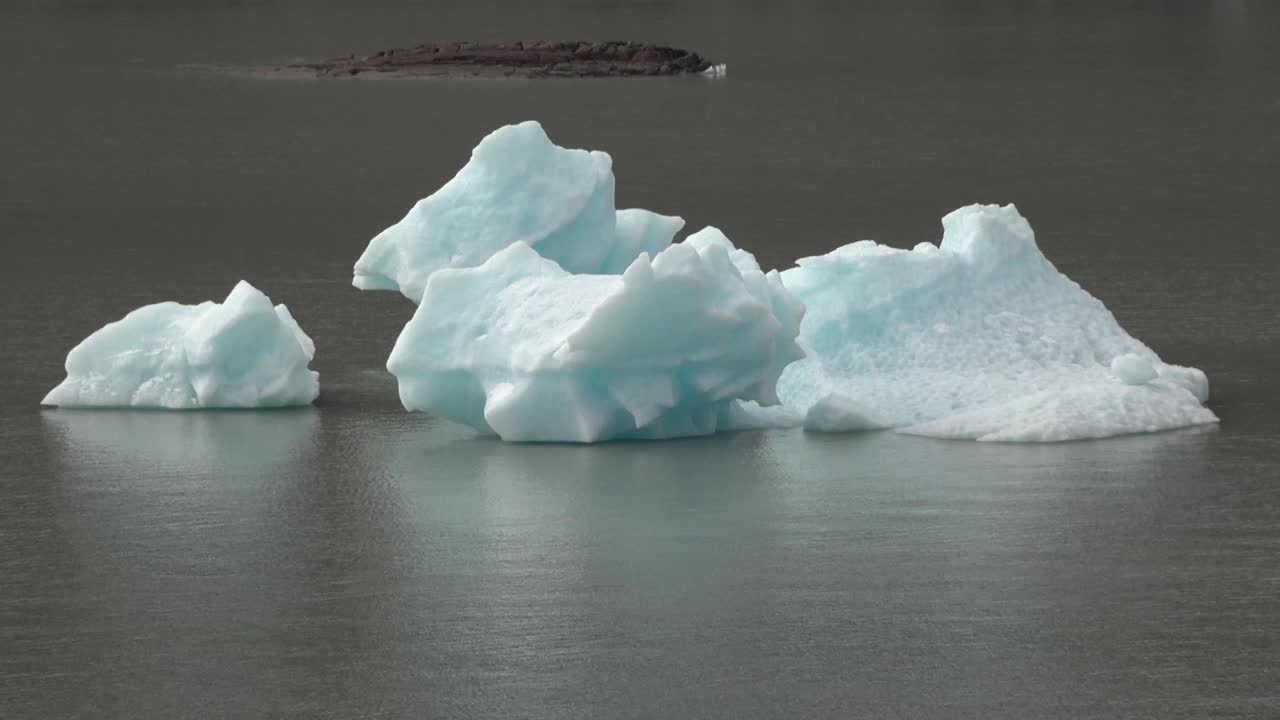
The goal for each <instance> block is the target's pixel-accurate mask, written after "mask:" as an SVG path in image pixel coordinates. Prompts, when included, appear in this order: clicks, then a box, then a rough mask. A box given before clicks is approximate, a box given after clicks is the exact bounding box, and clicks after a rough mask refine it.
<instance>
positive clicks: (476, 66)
mask: <svg viewBox="0 0 1280 720" xmlns="http://www.w3.org/2000/svg"><path fill="white" fill-rule="evenodd" d="M720 68H723V65H716V64H714V63H712V62H711V61H709V60H707V59H706V58H704V57H702V56H701V55H699V54H697V53H695V52H690V51H688V50H681V49H679V48H672V47H666V46H663V45H651V44H647V43H638V42H624V41H609V42H555V41H546V40H542V41H536V42H512V43H500V44H484V43H475V42H457V43H442V44H439V45H419V46H418V47H412V48H394V49H391V50H383V51H381V52H378V53H376V54H373V55H369V56H367V57H356V56H355V55H348V56H346V57H340V58H334V59H332V60H324V61H321V62H315V63H295V64H292V65H288V66H287V67H286V68H284V69H285V70H287V71H292V72H299V71H310V72H314V73H315V75H316V76H317V77H353V76H360V75H381V76H427V77H448V76H459V77H475V76H497V77H527V78H543V77H624V76H634V75H647V76H655V75H685V74H694V73H706V72H712V73H714V72H716V71H717V70H718V69H720Z"/></svg>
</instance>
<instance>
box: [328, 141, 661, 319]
mask: <svg viewBox="0 0 1280 720" xmlns="http://www.w3.org/2000/svg"><path fill="white" fill-rule="evenodd" d="M683 225H684V221H683V220H681V219H680V218H673V217H666V216H663V215H657V214H655V213H650V212H649V211H647V210H622V211H617V210H615V208H614V178H613V160H612V159H611V158H610V157H609V155H608V154H607V153H604V152H599V151H591V152H588V151H586V150H567V149H565V148H562V147H559V146H557V145H555V144H554V143H552V142H551V140H550V138H548V137H547V134H546V132H544V131H543V129H542V126H541V125H540V124H538V123H537V122H534V121H529V122H523V123H520V124H519V125H507V126H505V127H502V128H499V129H497V130H495V131H493V132H492V133H490V134H489V135H488V136H487V137H485V138H484V139H483V140H481V141H480V144H479V145H477V146H476V148H475V149H474V150H472V151H471V160H470V162H468V163H467V164H466V165H465V166H464V167H463V168H462V169H461V170H460V171H458V174H457V175H455V176H454V177H453V179H452V180H450V181H449V182H447V183H445V185H444V186H443V187H441V188H440V189H439V190H437V191H436V192H435V193H434V194H432V195H431V196H430V197H427V198H424V199H423V200H419V201H418V203H417V204H416V205H414V206H413V209H411V210H410V211H409V213H408V215H406V216H405V217H404V219H403V220H401V221H400V222H398V223H396V224H395V225H392V226H391V227H389V228H387V229H386V230H384V231H382V232H381V233H380V234H379V235H378V236H376V237H375V238H373V240H372V241H370V243H369V246H368V248H366V249H365V251H364V254H363V255H361V256H360V259H359V260H357V261H356V265H355V277H354V279H353V281H352V282H353V284H354V285H355V286H356V287H358V288H361V289H364V290H399V291H400V292H401V293H403V294H404V295H405V297H407V298H409V299H410V300H412V301H414V302H418V299H419V298H421V297H422V292H423V288H425V287H426V284H427V278H428V277H430V276H431V274H432V273H433V272H435V271H437V270H441V269H444V268H464V267H474V266H476V265H479V264H481V263H483V262H484V261H485V260H487V259H488V258H489V257H491V256H492V255H494V254H495V253H497V252H498V251H499V250H502V249H503V248H505V247H508V246H510V245H512V244H514V243H517V242H523V243H525V244H526V245H529V246H530V247H532V248H533V249H535V250H537V251H538V253H539V254H541V255H542V256H543V257H546V258H548V259H550V260H553V261H555V262H556V263H558V264H559V265H560V266H561V267H563V268H564V269H565V270H568V271H569V272H573V273H602V272H604V273H619V272H622V270H624V269H626V267H627V265H629V264H630V263H631V261H632V260H634V259H635V258H636V257H638V256H639V254H640V253H641V252H649V253H651V254H653V253H657V252H659V251H661V250H662V249H663V248H665V247H666V246H667V245H670V244H671V240H672V238H673V237H675V234H676V232H678V231H679V229H680V228H681V227H682V226H683Z"/></svg>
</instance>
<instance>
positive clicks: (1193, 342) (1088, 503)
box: [0, 0, 1280, 719]
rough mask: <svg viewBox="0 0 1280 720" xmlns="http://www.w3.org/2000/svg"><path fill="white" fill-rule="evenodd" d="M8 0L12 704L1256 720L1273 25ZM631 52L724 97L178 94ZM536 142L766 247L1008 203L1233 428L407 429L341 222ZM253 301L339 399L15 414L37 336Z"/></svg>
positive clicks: (791, 246) (1269, 406)
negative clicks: (364, 65) (488, 151)
mask: <svg viewBox="0 0 1280 720" xmlns="http://www.w3.org/2000/svg"><path fill="white" fill-rule="evenodd" d="M433 4H435V5H437V7H435V8H432V9H425V8H423V7H421V6H422V5H425V3H414V2H409V0H400V1H397V0H378V2H370V3H359V2H355V1H354V0H352V1H351V2H336V1H334V0H330V1H328V2H308V3H303V2H301V0H298V1H296V2H286V1H279V2H273V1H271V0H260V1H257V2H254V1H249V0H246V1H244V2H236V1H234V0H182V1H181V2H169V1H167V0H166V1H163V2H162V1H161V0H129V1H121V2H107V1H106V0H103V1H100V2H95V1H92V0H84V1H82V2H74V1H71V0H68V1H66V2H57V1H51V2H36V1H34V0H10V1H9V2H6V3H4V4H3V7H2V8H0V48H2V49H0V53H3V57H4V58H5V70H6V72H5V81H4V85H5V90H4V95H3V100H2V101H0V103H2V107H3V111H0V238H2V239H3V242H4V248H5V251H4V256H3V257H4V259H3V261H0V300H2V301H3V312H2V313H0V717H3V718H6V719H7V718H61V717H85V718H89V717H93V718H96V717H148V718H151V717H154V718H177V717H201V718H225V717H285V716H292V717H308V718H311V717H334V718H351V717H386V718H393V717H475V718H498V717H510V718H571V717H582V718H604V717H635V718H680V717H726V718H730V717H732V718H740V717H873V718H897V717H901V718H982V719H987V718H1073V719H1074V718H1086V717H1090V718H1091V717H1097V718H1118V717H1133V718H1137V717H1153V718H1204V717H1224V718H1226V717H1258V718H1264V717H1277V716H1280V598H1278V597H1277V596H1280V482H1278V481H1280V411H1278V410H1277V409H1276V408H1277V404H1278V403H1280V379H1278V378H1277V369H1278V368H1280V319H1278V318H1277V304H1278V303H1277V301H1278V300H1280V244H1278V243H1277V236H1276V227H1277V225H1276V220H1275V213H1276V210H1277V201H1278V200H1280V195H1278V194H1277V193H1278V192H1280V190H1278V188H1280V130H1277V128H1280V4H1276V3H1271V2H1267V1H1265V0H1263V1H1259V2H1231V1H1228V0H1222V1H1221V2H1215V3H1208V2H1144V3H1106V4H1103V3H1097V4H1094V5H1095V7H1093V8H1089V7H1081V5H1088V4H1085V3H1068V2H1051V1H1048V0H1042V1H1040V2H1027V3H1010V2H979V1H976V0H975V1H971V2H958V1H957V2H946V3H944V2H941V0H938V1H936V2H920V3H901V2H888V1H885V2H870V3H860V4H859V5H860V6H861V7H859V8H856V9H855V8H851V7H847V6H848V5H852V3H840V2H816V1H814V2H786V3H783V2H768V1H761V2H743V3H731V2H723V1H716V0H710V1H702V2H699V1H695V0H665V1H664V0H658V1H654V2H637V3H620V2H589V1H588V0H576V1H573V2H551V3H540V4H539V5H540V7H532V5H533V4H532V3H520V2H515V1H514V0H487V1H485V2H477V1H476V0H456V1H455V2H444V3H433ZM538 37H556V38H558V37H563V38H587V39H591V38H613V37H629V38H637V39H646V40H654V41H663V42H669V43H671V44H676V45H683V46H688V47H692V48H694V49H696V50H698V51H700V52H703V53H704V54H706V55H709V56H711V57H715V58H719V59H723V60H725V61H727V62H728V64H729V72H730V75H729V77H728V78H727V79H725V80H723V81H716V82H710V81H704V80H701V79H671V80H665V79H656V80H653V81H644V80H640V81H637V80H623V81H609V80H601V81H591V82H572V81H567V82H527V81H493V82H478V83H469V82H437V83H422V82H412V81H382V82H378V81H373V82H360V81H354V82H353V81H330V82H313V81H262V80H246V79H241V78H236V77H229V76H225V75H218V74H212V73H202V72H192V71H184V70H182V69H180V68H181V67H182V66H186V65H202V64H212V65H254V64H272V63H279V62H283V61H286V60H289V59H293V58H300V57H313V58H314V57H324V56H329V55H335V54H342V53H346V52H349V51H364V50H374V49H378V48H382V47H388V46H396V45H406V44H415V43H419V42H426V41H435V40H446V39H456V38H476V39H508V38H538ZM527 118H537V119H540V120H542V121H543V123H544V124H545V125H546V126H547V127H548V129H549V131H550V132H551V134H552V136H553V137H554V138H555V139H556V140H558V141H559V142H560V143H562V144H565V145H569V146H575V147H592V148H601V149H606V150H608V151H609V152H610V153H612V154H613V157H614V160H615V169H616V172H617V175H618V181H619V186H618V191H619V202H620V204H621V205H624V206H628V205H639V206H643V207H650V208H653V209H655V210H659V211H665V212H672V213H679V214H682V215H684V216H685V217H686V218H687V219H689V220H690V224H691V225H692V226H694V227H695V228H696V227H699V226H701V225H702V224H706V223H714V224H716V225H719V226H720V227H722V228H723V229H724V230H725V231H726V232H727V233H728V234H729V235H730V236H731V237H732V238H734V240H735V241H737V242H738V243H739V244H740V245H743V246H745V247H747V248H748V249H750V250H752V251H754V252H755V253H756V254H757V255H758V256H759V258H760V259H761V261H762V263H764V264H766V265H773V266H784V265H786V264H787V263H789V262H790V261H791V260H793V259H794V258H796V257H798V256H802V255H808V254H816V253H821V252H825V251H827V250H829V249H831V248H833V247H835V246H837V245H839V244H843V243H845V242H850V241H853V240H858V239H862V238H867V237H871V238H875V239H879V240H881V241H885V242H889V243H891V244H895V245H899V246H908V247H909V246H911V245H914V244H915V243H916V242H919V241H921V240H935V239H937V237H938V235H939V232H940V230H939V227H938V222H937V220H938V218H939V217H940V216H941V215H942V214H944V213H945V212H947V211H949V210H951V209H953V208H955V207H958V206H960V205H963V204H967V203H969V202H974V201H984V202H1005V201H1013V202H1016V203H1017V204H1018V206H1019V208H1020V209H1021V210H1022V211H1023V212H1024V213H1025V214H1026V215H1027V216H1028V217H1029V218H1030V219H1031V221H1032V223H1033V224H1034V226H1035V227H1036V229H1037V231H1038V236H1039V240H1040V244H1041V246H1042V247H1043V248H1044V249H1045V251H1046V253H1047V254H1048V255H1049V257H1050V258H1051V259H1052V260H1053V261H1054V262H1056V263H1057V265H1058V266H1059V268H1060V269H1062V270H1063V271H1064V272H1066V273H1068V274H1069V275H1071V276H1072V277H1073V278H1075V279H1076V280H1078V281H1080V282H1081V283H1082V284H1083V285H1084V286H1085V287H1086V288H1088V289H1089V290H1091V291H1092V292H1093V293H1094V294H1095V295H1097V296H1098V297H1100V298H1102V299H1103V300H1104V301H1105V302H1106V303H1107V304H1108V305H1109V306H1110V307H1111V308H1112V309H1113V310H1114V311H1115V312H1116V314H1117V316H1118V317H1119V318H1120V320H1121V322H1122V324H1124V325H1125V326H1126V327H1127V328H1128V329H1129V330H1130V331H1131V332H1133V333H1134V334H1135V335H1137V336H1138V337H1140V338H1142V339H1143V340H1145V341H1147V342H1148V343H1149V344H1150V345H1152V346H1153V347H1154V348H1155V349H1156V350H1157V351H1158V352H1160V353H1161V354H1162V355H1163V356H1164V357H1165V358H1166V359H1168V360H1170V361H1173V362H1178V363H1183V364H1190V365H1195V366H1199V367H1201V368H1203V369H1205V370H1206V372H1208V374H1209V377H1210V379H1211V381H1212V382H1213V386H1214V393H1215V397H1214V400H1213V401H1212V403H1211V404H1212V407H1213V409H1214V410H1215V412H1217V413H1218V414H1219V415H1220V416H1221V418H1222V425H1221V427H1219V428H1216V429H1210V430H1208V431H1195V432H1178V433H1169V434H1162V435H1154V436H1146V437H1134V438H1122V439H1115V440H1110V441H1102V442H1089V443H1074V444H1067V445H1057V446H1000V445H979V444H976V443H966V442H942V441H934V440H928V439H921V438H910V437H901V436H897V435H893V434H890V433H881V434H871V435H865V436H850V437H810V436H806V435H804V434H802V433H799V432H767V433H740V434H735V435H729V436H719V437H714V438H708V439H700V440H689V441H681V442H671V443H664V444H613V445H604V446H598V447H566V446H508V445H502V444H500V443H497V442H494V441H491V440H488V439H481V438H476V437H474V436H473V434H472V433H471V432H470V431H468V430H465V429H463V428H459V427H456V426H450V425H445V424H442V423H437V422H435V421H433V420H431V419H429V418H425V417H423V416H420V415H413V416H410V415H407V414H405V413H404V412H403V411H402V410H400V408H399V405H398V402H397V399H396V394H395V384H394V381H393V380H391V379H390V378H389V377H388V376H387V375H386V373H385V371H383V370H382V364H383V362H384V360H385V357H386V354H387V352H388V351H389V349H390V347H391V344H392V342H393V340H394V338H395V335H396V333H397V332H398V330H399V328H400V326H401V325H402V324H403V322H404V321H405V320H406V319H407V318H408V316H409V314H410V311H411V308H410V307H409V306H408V304H407V303H406V302H404V301H403V300H402V298H400V297H399V296H398V295H392V294H390V293H382V294H372V293H359V292H357V291H356V290H354V289H352V288H351V287H349V285H348V283H349V278H350V268H351V264H352V262H353V261H354V259H355V257H356V256H357V255H358V254H359V252H360V250H361V249H362V248H363V246H364V243H365V242H366V241H367V239H368V238H369V237H370V236H371V235H372V234H373V233H374V232H376V231H377V230H379V229H381V228H382V227H384V226H385V225H387V224H389V223H390V222H392V221H394V220H396V219H398V218H399V217H400V215H401V214H402V213H403V212H404V211H405V209H407V207H408V206H409V205H410V203H411V202H412V201H413V200H414V199H416V198H418V197H420V196H422V195H425V194H426V193H428V192H429V191H431V190H433V189H434V188H435V187H437V186H438V185H439V184H441V183H442V182H443V181H444V180H446V179H447V178H448V177H449V176H450V175H451V174H452V173H453V172H454V171H455V170H456V169H457V168H458V167H459V166H461V164H462V163H463V162H464V161H465V159H466V157H467V154H468V152H469V150H470V148H471V146H472V145H474V143H475V142H476V140H478V139H479V138H480V137H481V136H482V135H483V134H484V133H486V132H487V131H489V130H491V129H493V128H494V127H496V126H498V125H500V124H502V123H505V122H510V121H516V120H523V119H527ZM241 277H244V278H246V279H248V280H250V281H252V282H253V283H255V284H256V285H258V286H259V287H261V288H263V289H264V290H265V291H267V292H268V293H269V294H270V295H271V296H272V297H273V298H274V299H276V300H277V301H280V302H285V303H287V304H288V305H289V307H290V308H291V309H292V311H293V313H294V314H295V316H296V317H297V318H298V319H299V321H300V322H301V323H302V325H303V326H304V327H305V328H306V329H307V331H308V332H309V333H310V334H311V335H312V337H314V338H315V339H316V341H317V344H318V346H319V348H320V352H319V355H318V357H317V359H316V362H315V365H314V366H315V367H316V368H317V369H318V370H319V371H320V373H321V379H322V383H323V393H324V394H323V397H322V401H321V402H320V403H319V404H318V405H317V406H316V407H314V408H310V409H306V410H298V411H278V412H263V413H247V412H218V413H191V414H182V415H172V414H165V413H125V412H68V411H44V412H42V411H40V410H39V409H38V403H39V400H40V398H41V396H42V395H43V393H44V392H45V391H46V390H47V389H48V388H49V387H51V386H53V385H54V384H55V383H56V382H57V381H58V380H60V379H61V377H62V369H61V364H62V360H63V357H64V356H65V353H66V351H67V350H68V349H69V348H70V347H71V346H72V345H74V344H75V342H77V341H78V340H79V339H80V338H82V337H83V336H85V335H86V334H88V333H89V332H90V331H92V330H93V329H95V328H96V327H98V326H100V325H102V324H103V323H105V322H107V321H109V320H112V319H115V318H118V317H119V316H121V315H123V314H124V313H125V312H127V311H128V310H129V309H132V308H134V307H136V306H138V305H141V304H144V303H147V302H154V301H158V300H164V299H175V300H182V301H186V302H194V301H199V300H203V299H207V298H214V297H218V298H220V297H222V296H223V295H225V294H226V292H227V291H228V290H229V289H230V287H231V286H232V285H233V284H234V282H235V281H236V280H237V279H239V278H241Z"/></svg>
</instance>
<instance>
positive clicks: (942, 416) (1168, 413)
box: [748, 205, 1217, 442]
mask: <svg viewBox="0 0 1280 720" xmlns="http://www.w3.org/2000/svg"><path fill="white" fill-rule="evenodd" d="M942 225H943V237H942V242H941V243H940V244H939V245H933V244H931V243H921V244H920V245H918V246H916V247H915V249H913V250H909V251H908V250H899V249H895V248H890V247H885V246H882V245H877V244H876V243H874V242H871V241H869V240H864V241H861V242H856V243H853V244H851V245H846V246H844V247H841V248H839V249H837V250H833V251H832V252H830V253H827V254H826V255H823V256H820V257H811V258H804V259H802V260H800V261H799V262H798V267H795V268H792V269H790V270H787V271H785V272H783V273H782V280H783V284H784V285H785V286H786V287H787V289H788V290H789V291H791V292H792V293H794V294H795V295H796V296H797V297H799V298H800V300H802V301H803V302H804V304H805V306H806V308H807V310H806V314H805V317H804V322H803V324H802V325H801V329H800V340H801V343H802V344H803V345H804V347H805V348H806V350H807V352H808V357H807V358H806V359H804V360H801V361H799V362H797V363H795V364H794V365H792V366H791V367H788V368H787V370H786V372H784V373H783V375H782V378H781V380H780V381H779V384H778V392H779V395H780V396H781V398H782V400H783V404H784V408H785V409H783V410H777V409H771V410H768V411H763V412H765V414H767V415H770V416H772V417H774V419H775V420H776V421H777V422H779V423H782V424H795V423H799V422H802V420H800V418H806V417H807V420H806V421H804V422H805V424H806V426H808V427H811V428H812V429H821V430H826V431H832V430H838V429H847V430H864V429H867V427H868V426H869V425H873V424H875V423H884V424H885V425H887V426H889V427H893V428H896V429H897V430H899V431H900V432H905V433H911V434H917V435H929V436H933V437H944V438H965V439H973V440H1003V441H1024V442H1047V441H1061V440H1079V439H1085V438H1101V437H1109V436H1113V435H1124V434H1130V433H1140V432H1152V431H1157V430H1168V429H1172V428H1179V427H1186V426H1191V425H1201V424H1206V423H1213V422H1217V418H1216V417H1215V416H1214V414H1213V413H1212V412H1211V411H1210V410H1208V409H1207V408H1205V407H1204V405H1203V403H1204V402H1205V401H1206V400H1207V399H1208V397H1209V383H1208V380H1207V379H1206V378H1205V375H1204V373H1203V372H1201V371H1199V370H1197V369H1195V368H1186V367H1179V366H1177V365H1170V364H1166V363H1165V362H1163V361H1162V360H1161V359H1160V358H1159V357H1158V356H1157V355H1156V354H1155V353H1154V352H1153V351H1152V350H1151V349H1150V348H1148V347H1147V346H1146V345H1143V344H1142V343H1141V342H1139V341H1138V340H1136V339H1134V338H1133V337H1131V336H1130V335H1129V334H1128V333H1126V332H1125V331H1124V329H1123V328H1121V327H1120V325H1119V323H1117V322H1116V319H1115V317H1114V316H1113V315H1112V314H1111V312H1110V311H1109V310H1107V308H1106V306H1105V305H1103V304H1102V302H1100V301H1099V300H1098V299H1096V298H1094V297H1093V296H1092V295H1090V294H1089V293H1087V292H1085V291H1084V289H1082V288H1081V287H1080V286H1079V285H1077V284H1076V283H1075V282H1073V281H1072V280H1071V279H1070V278H1068V277H1066V276H1065V275H1063V274H1062V273H1060V272H1058V270H1057V268H1055V267H1054V266H1053V264H1052V263H1050V262H1049V261H1048V259H1046V258H1045V256H1044V255H1043V254H1042V253H1041V252H1040V249H1039V247H1038V246H1037V245H1036V241H1035V234H1034V233H1033V232H1032V230H1031V226H1030V224H1028V223H1027V221H1026V219H1024V218H1023V217H1022V215H1020V214H1019V213H1018V211H1017V209H1016V208H1014V206H1012V205H1006V206H1004V207H998V206H995V205H973V206H969V207H965V208H961V209H959V210H956V211H954V212H952V213H951V214H949V215H947V216H946V217H944V218H943V219H942ZM748 412H751V409H748Z"/></svg>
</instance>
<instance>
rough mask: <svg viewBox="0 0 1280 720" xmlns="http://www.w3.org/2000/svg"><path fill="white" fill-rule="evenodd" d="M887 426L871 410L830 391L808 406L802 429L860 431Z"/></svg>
mask: <svg viewBox="0 0 1280 720" xmlns="http://www.w3.org/2000/svg"><path fill="white" fill-rule="evenodd" d="M884 427H888V425H887V424H886V423H885V421H884V420H882V419H881V418H880V417H879V416H877V415H876V414H875V413H874V412H872V411H871V410H868V409H867V408H864V407H862V406H861V405H859V404H858V403H856V402H854V401H853V400H850V399H849V398H847V397H845V396H844V395H840V394H838V393H832V394H830V395H827V396H826V397H824V398H822V399H821V400H819V401H818V402H816V403H814V404H813V405H812V406H810V407H809V411H808V412H806V413H805V415H804V429H805V430H808V431H810V432H862V431H866V430H879V429H881V428H884Z"/></svg>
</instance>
